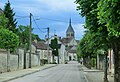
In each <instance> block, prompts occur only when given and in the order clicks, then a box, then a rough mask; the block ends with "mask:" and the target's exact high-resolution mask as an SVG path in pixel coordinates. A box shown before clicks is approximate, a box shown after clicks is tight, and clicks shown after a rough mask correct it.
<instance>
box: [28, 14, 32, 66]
mask: <svg viewBox="0 0 120 82" xmlns="http://www.w3.org/2000/svg"><path fill="white" fill-rule="evenodd" d="M29 33H30V34H29V35H30V37H29V38H30V43H29V50H30V52H29V68H31V49H32V48H31V43H32V14H31V13H30V29H29Z"/></svg>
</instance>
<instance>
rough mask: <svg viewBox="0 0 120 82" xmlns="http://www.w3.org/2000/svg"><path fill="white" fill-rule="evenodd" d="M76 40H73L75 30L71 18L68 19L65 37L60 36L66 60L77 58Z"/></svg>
mask: <svg viewBox="0 0 120 82" xmlns="http://www.w3.org/2000/svg"><path fill="white" fill-rule="evenodd" d="M78 42H79V41H78V40H75V31H74V29H73V27H72V24H71V19H70V20H69V25H68V28H67V31H66V37H65V38H62V43H63V44H64V45H65V46H66V51H67V56H66V60H68V61H73V60H77V54H76V50H77V45H78Z"/></svg>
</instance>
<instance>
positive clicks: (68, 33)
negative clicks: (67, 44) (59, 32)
mask: <svg viewBox="0 0 120 82" xmlns="http://www.w3.org/2000/svg"><path fill="white" fill-rule="evenodd" d="M74 33H75V32H74V30H73V27H72V25H71V19H70V20H69V26H68V29H67V31H66V38H75V37H74Z"/></svg>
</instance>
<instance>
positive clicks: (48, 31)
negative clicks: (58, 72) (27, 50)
mask: <svg viewBox="0 0 120 82" xmlns="http://www.w3.org/2000/svg"><path fill="white" fill-rule="evenodd" d="M49 33H50V28H49V27H48V28H47V36H48V38H47V39H48V42H47V55H48V56H47V59H48V64H49V63H50V61H49V56H50V53H49Z"/></svg>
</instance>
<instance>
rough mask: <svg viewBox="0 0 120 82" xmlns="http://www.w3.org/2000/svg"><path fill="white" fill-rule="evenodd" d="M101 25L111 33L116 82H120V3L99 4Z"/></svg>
mask: <svg viewBox="0 0 120 82" xmlns="http://www.w3.org/2000/svg"><path fill="white" fill-rule="evenodd" d="M98 11H99V12H98V18H99V23H101V24H105V26H106V27H107V30H108V32H109V40H110V41H111V46H112V48H113V51H114V55H115V56H114V58H115V63H114V64H115V74H114V79H115V80H114V81H115V82H120V69H119V67H120V53H119V52H120V46H119V45H120V28H119V27H120V1H119V0H100V2H99V3H98Z"/></svg>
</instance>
